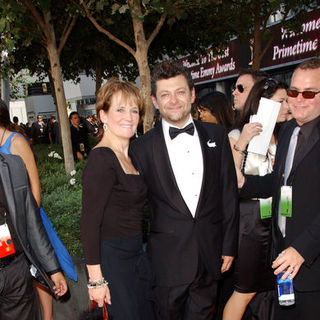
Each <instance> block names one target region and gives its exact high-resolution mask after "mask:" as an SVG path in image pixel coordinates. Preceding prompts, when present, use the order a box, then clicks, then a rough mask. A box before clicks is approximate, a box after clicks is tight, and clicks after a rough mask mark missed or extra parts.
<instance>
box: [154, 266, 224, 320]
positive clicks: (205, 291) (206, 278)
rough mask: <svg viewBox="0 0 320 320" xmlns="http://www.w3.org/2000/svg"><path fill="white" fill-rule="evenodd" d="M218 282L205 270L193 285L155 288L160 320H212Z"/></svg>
mask: <svg viewBox="0 0 320 320" xmlns="http://www.w3.org/2000/svg"><path fill="white" fill-rule="evenodd" d="M217 289H218V281H217V280H215V279H213V277H212V276H210V275H209V274H208V273H207V272H206V271H205V270H203V271H202V272H199V273H198V275H197V277H196V278H195V279H194V281H193V282H192V283H189V284H185V285H181V286H177V287H155V289H154V292H155V296H156V299H157V304H158V312H157V317H158V320H212V319H213V318H214V315H215V306H216V300H217Z"/></svg>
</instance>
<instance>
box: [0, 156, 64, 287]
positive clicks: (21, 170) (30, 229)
mask: <svg viewBox="0 0 320 320" xmlns="http://www.w3.org/2000/svg"><path fill="white" fill-rule="evenodd" d="M0 179H1V181H2V184H3V191H4V196H5V199H6V204H7V208H6V209H7V210H8V212H9V214H10V218H11V221H12V225H13V227H14V229H15V231H16V235H17V237H18V239H19V242H20V244H21V247H22V250H23V252H24V254H25V256H26V257H27V259H28V261H29V262H30V264H33V265H34V266H35V268H36V269H37V270H38V272H39V273H40V275H41V277H42V279H43V280H44V281H45V282H46V285H47V286H48V288H50V289H51V290H52V292H54V291H53V289H52V287H53V282H52V281H51V280H50V278H49V277H48V276H47V274H46V273H44V271H46V272H47V273H48V274H53V273H55V272H57V271H60V265H59V262H58V260H57V258H56V255H55V253H54V250H53V248H52V246H51V243H50V241H49V239H48V236H47V233H46V231H45V229H44V226H43V224H42V220H41V216H40V213H39V208H38V206H37V204H36V201H35V200H34V198H33V195H32V192H31V188H30V184H29V178H28V173H27V171H26V168H25V166H24V163H23V161H22V160H21V158H20V157H18V156H14V155H8V154H3V153H0ZM17 272H19V270H17Z"/></svg>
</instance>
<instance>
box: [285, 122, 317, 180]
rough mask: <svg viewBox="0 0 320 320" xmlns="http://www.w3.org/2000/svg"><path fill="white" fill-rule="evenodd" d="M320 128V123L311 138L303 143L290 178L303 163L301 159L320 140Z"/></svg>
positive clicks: (296, 156)
mask: <svg viewBox="0 0 320 320" xmlns="http://www.w3.org/2000/svg"><path fill="white" fill-rule="evenodd" d="M319 130H320V127H319V124H318V126H317V127H316V128H315V129H314V130H313V131H312V133H311V135H310V137H309V139H308V140H307V141H305V142H304V143H303V145H302V146H301V149H300V150H299V151H298V152H297V154H296V155H295V157H294V161H293V164H292V169H291V172H290V175H289V177H288V179H290V178H291V176H292V175H294V172H295V170H296V169H297V167H298V166H299V164H300V163H301V161H302V160H303V159H304V158H305V157H306V156H307V155H308V154H309V152H310V151H311V150H312V148H313V147H314V146H315V145H316V143H317V142H319V138H320V134H319Z"/></svg>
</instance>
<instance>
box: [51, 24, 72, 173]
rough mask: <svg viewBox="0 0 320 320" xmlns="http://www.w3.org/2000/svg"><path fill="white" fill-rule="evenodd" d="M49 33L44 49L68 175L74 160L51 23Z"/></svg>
mask: <svg viewBox="0 0 320 320" xmlns="http://www.w3.org/2000/svg"><path fill="white" fill-rule="evenodd" d="M48 28H49V31H50V38H51V39H50V40H48V42H47V45H46V48H47V51H48V55H49V60H50V67H51V75H52V79H53V82H54V90H55V96H56V99H57V110H58V116H59V123H60V130H61V139H62V147H63V155H64V165H65V169H66V171H67V172H68V173H70V172H71V171H72V170H74V158H73V153H72V145H71V133H70V124H69V119H68V114H67V103H66V96H65V93H64V87H63V78H62V72H61V66H60V57H59V54H58V50H57V46H56V39H55V33H54V29H53V25H52V24H51V21H49V22H48Z"/></svg>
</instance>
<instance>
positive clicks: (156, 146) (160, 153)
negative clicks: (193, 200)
mask: <svg viewBox="0 0 320 320" xmlns="http://www.w3.org/2000/svg"><path fill="white" fill-rule="evenodd" d="M154 130H155V132H154V140H153V143H152V152H153V155H154V162H155V170H156V171H157V173H158V179H159V181H160V184H161V186H162V191H163V192H164V193H165V194H166V197H167V198H168V202H169V203H171V204H172V205H173V206H174V207H176V209H177V211H179V212H183V213H185V214H188V215H190V217H192V215H191V212H190V210H189V208H188V206H187V205H186V203H185V202H184V200H183V197H182V195H181V193H180V190H179V188H178V185H177V182H176V179H175V176H174V173H173V170H172V167H171V163H170V159H169V154H168V150H167V146H166V143H165V139H164V135H163V131H162V126H158V127H156V128H155V129H154Z"/></svg>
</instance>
